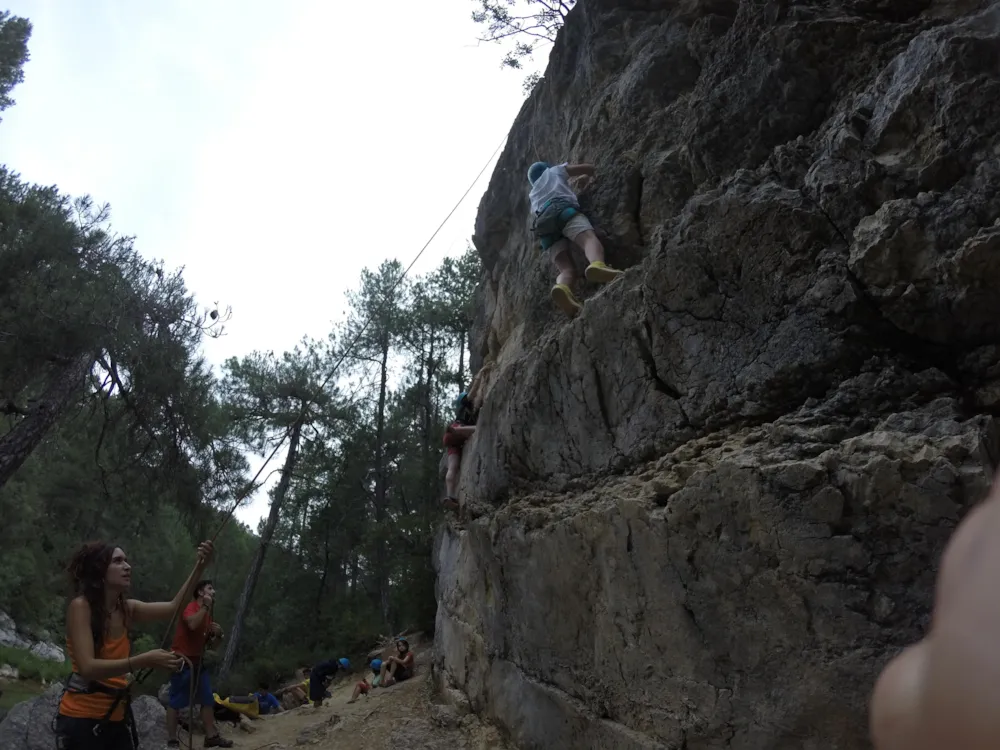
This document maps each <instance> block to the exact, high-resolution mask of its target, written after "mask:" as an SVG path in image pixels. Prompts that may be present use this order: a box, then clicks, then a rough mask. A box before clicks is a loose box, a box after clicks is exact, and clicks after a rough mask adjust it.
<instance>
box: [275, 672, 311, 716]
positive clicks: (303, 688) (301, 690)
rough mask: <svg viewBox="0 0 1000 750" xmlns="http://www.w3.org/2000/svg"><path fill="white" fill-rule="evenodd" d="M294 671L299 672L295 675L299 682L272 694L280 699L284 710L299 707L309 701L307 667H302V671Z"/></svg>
mask: <svg viewBox="0 0 1000 750" xmlns="http://www.w3.org/2000/svg"><path fill="white" fill-rule="evenodd" d="M296 671H297V672H299V674H298V675H297V677H298V680H299V681H298V682H293V683H292V684H291V685H286V686H285V687H283V688H279V689H278V690H277V691H275V693H274V694H275V695H276V696H277V697H278V698H279V699H281V704H282V706H283V707H284V708H285V710H290V709H292V708H296V707H297V706H301V705H302V704H303V703H305V702H306V701H307V700H309V667H302V669H300V670H296Z"/></svg>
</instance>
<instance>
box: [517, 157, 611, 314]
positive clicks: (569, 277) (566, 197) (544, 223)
mask: <svg viewBox="0 0 1000 750" xmlns="http://www.w3.org/2000/svg"><path fill="white" fill-rule="evenodd" d="M593 175H594V167H593V165H591V164H568V163H565V162H564V163H562V164H556V165H552V164H549V163H548V162H544V161H536V162H535V163H534V164H532V165H531V166H530V167H529V168H528V183H529V184H530V185H531V190H530V191H529V193H528V199H529V201H530V202H531V213H532V214H533V215H534V217H535V219H534V223H533V225H532V227H531V230H532V232H533V233H534V235H535V237H537V238H538V240H539V242H540V243H541V245H542V251H543V252H546V253H548V255H549V257H550V258H552V262H553V263H555V266H556V269H557V270H558V272H559V274H558V276H556V284H555V286H553V287H552V292H551V294H552V301H553V302H555V304H556V306H557V307H559V309H560V310H562V311H563V312H565V313H566V314H567V315H569V316H571V317H572V316H575V315H576V314H577V313H579V312H580V310H581V309H583V306H582V305H581V304H580V302H579V300H577V298H576V297H575V296H574V294H573V290H572V288H571V286H572V284H573V282H574V281H575V280H576V269H575V268H574V266H573V258H572V256H571V254H570V251H571V248H572V247H573V245H576V246H577V247H579V248H581V249H582V250H583V252H584V255H586V256H587V260H589V261H590V265H589V266H587V271H586V273H585V276H586V278H587V281H589V282H591V283H607V282H609V281H614V280H615V279H616V278H618V277H619V276H620V275H621V274H622V272H621V271H619V270H617V269H615V268H611V267H610V266H608V265H607V264H606V263H605V262H604V246H603V245H602V244H601V241H600V240H599V239H597V235H596V234H595V233H594V227H593V225H592V224H591V223H590V220H589V219H588V218H587V217H586V215H585V214H584V213H583V212H582V211H581V210H580V201H579V199H578V198H577V197H576V193H575V192H574V191H573V188H572V187H570V184H569V180H570V178H571V177H581V176H586V177H588V178H590V177H593Z"/></svg>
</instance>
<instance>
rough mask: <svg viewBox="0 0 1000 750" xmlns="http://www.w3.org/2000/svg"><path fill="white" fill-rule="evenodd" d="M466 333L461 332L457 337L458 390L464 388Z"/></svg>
mask: <svg viewBox="0 0 1000 750" xmlns="http://www.w3.org/2000/svg"><path fill="white" fill-rule="evenodd" d="M467 335H468V334H467V332H466V331H462V333H461V335H460V336H459V337H458V389H459V390H462V389H463V388H465V337H466V336H467Z"/></svg>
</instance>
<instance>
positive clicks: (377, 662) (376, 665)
mask: <svg viewBox="0 0 1000 750" xmlns="http://www.w3.org/2000/svg"><path fill="white" fill-rule="evenodd" d="M380 669H382V660H381V659H372V671H373V672H378V671H379V670H380Z"/></svg>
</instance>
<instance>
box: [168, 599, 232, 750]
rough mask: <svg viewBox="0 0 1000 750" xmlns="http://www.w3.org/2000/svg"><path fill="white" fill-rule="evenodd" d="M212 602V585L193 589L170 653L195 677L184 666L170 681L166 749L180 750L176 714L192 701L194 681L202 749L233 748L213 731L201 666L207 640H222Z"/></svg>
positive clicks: (205, 676)
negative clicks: (202, 729)
mask: <svg viewBox="0 0 1000 750" xmlns="http://www.w3.org/2000/svg"><path fill="white" fill-rule="evenodd" d="M214 600H215V586H213V585H212V582H211V581H208V580H205V581H198V584H197V585H196V586H195V587H194V601H192V602H191V603H190V604H188V605H187V607H186V608H185V610H184V614H183V615H181V619H180V622H178V623H177V630H176V631H175V632H174V643H173V645H172V646H171V647H170V650H171V651H173V652H174V653H177V654H180V655H182V656H185V657H187V658H188V659H190V660H191V664H193V665H194V675H192V674H191V667H190V666H188V664H187V662H185V664H184V668H183V669H182V670H181V671H180V672H178V673H177V674H174V675H173V676H171V678H170V700H169V705H168V707H167V747H170V748H173V747H179V746H180V745H179V743H178V742H177V713H178V711H180V709H182V708H187V707H188V705H189V704H190V701H191V680H192V678H193V679H194V680H195V682H196V685H195V689H194V696H195V702H197V703H199V704H200V705H201V720H202V723H203V724H204V726H205V747H232V746H233V741H232V740H227V739H225V738H224V737H222V736H221V735H219V730H218V729H216V728H215V716H214V714H213V706H214V704H215V697H214V696H213V695H212V686H211V684H210V683H209V680H208V672H207V671H206V670H205V668H204V666H203V665H202V663H201V661H202V660H201V657H202V654H203V653H204V651H205V644H206V643H207V641H208V639H209V637H212V638H221V637H222V628H220V627H219V624H218V623H216V622H213V621H212V613H211V610H212V602H213V601H214Z"/></svg>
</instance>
